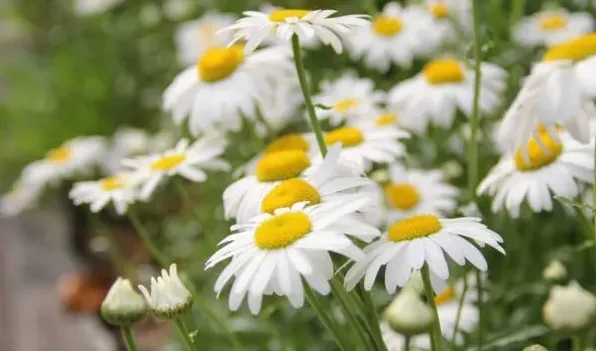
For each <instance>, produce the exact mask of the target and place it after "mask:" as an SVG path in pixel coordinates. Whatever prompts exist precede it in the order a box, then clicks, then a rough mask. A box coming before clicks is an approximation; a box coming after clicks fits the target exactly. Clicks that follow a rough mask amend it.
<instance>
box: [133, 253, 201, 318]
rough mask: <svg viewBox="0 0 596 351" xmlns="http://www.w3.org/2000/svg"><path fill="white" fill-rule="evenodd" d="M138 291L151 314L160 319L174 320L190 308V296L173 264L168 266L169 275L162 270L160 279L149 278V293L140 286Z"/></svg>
mask: <svg viewBox="0 0 596 351" xmlns="http://www.w3.org/2000/svg"><path fill="white" fill-rule="evenodd" d="M139 289H140V290H141V292H142V293H143V296H145V300H147V303H148V304H149V308H150V309H151V312H153V314H155V315H156V316H158V317H161V318H167V319H173V318H176V317H178V316H180V315H181V314H183V313H185V312H186V311H188V310H189V309H190V307H191V306H192V302H193V300H192V294H191V293H190V292H189V291H188V289H187V288H186V287H185V286H184V284H183V283H182V281H181V280H180V278H179V277H178V271H177V268H176V264H174V263H173V264H172V265H171V266H170V272H169V273H168V272H167V271H166V270H165V269H162V270H161V276H160V277H157V278H155V277H152V278H151V292H149V290H147V288H145V287H144V286H142V285H139Z"/></svg>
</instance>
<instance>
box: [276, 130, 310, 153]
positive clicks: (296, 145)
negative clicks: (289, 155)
mask: <svg viewBox="0 0 596 351" xmlns="http://www.w3.org/2000/svg"><path fill="white" fill-rule="evenodd" d="M308 148H309V145H308V141H306V139H305V138H304V137H303V136H302V135H300V134H287V135H284V136H281V137H279V138H277V139H275V140H273V141H272V142H270V143H269V145H267V147H266V148H265V153H266V154H270V153H273V152H278V151H287V150H302V151H305V152H306V151H308Z"/></svg>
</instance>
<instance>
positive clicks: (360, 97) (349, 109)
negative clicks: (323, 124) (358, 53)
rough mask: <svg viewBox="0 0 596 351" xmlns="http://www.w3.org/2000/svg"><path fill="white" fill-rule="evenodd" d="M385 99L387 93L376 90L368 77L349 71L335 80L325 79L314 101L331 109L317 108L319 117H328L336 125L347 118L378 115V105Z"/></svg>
mask: <svg viewBox="0 0 596 351" xmlns="http://www.w3.org/2000/svg"><path fill="white" fill-rule="evenodd" d="M384 100H385V93H384V92H382V91H378V90H375V84H374V82H373V81H372V80H370V79H368V78H358V77H356V76H355V75H353V74H351V73H348V74H344V75H343V76H341V77H340V78H338V79H337V80H335V81H323V82H322V83H321V92H320V93H318V94H317V95H315V96H313V101H314V102H315V103H317V104H322V105H325V106H327V107H329V109H323V108H317V116H318V117H319V119H328V120H329V122H330V123H331V124H332V125H334V126H336V125H338V124H340V123H341V122H343V121H345V120H350V119H355V118H362V117H368V116H370V115H373V114H374V115H376V114H377V113H378V112H377V111H378V107H377V105H378V104H380V103H382V102H383V101H384Z"/></svg>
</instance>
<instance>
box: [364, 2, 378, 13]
mask: <svg viewBox="0 0 596 351" xmlns="http://www.w3.org/2000/svg"><path fill="white" fill-rule="evenodd" d="M364 8H365V9H366V10H367V11H368V14H369V15H371V16H375V15H376V14H377V12H378V9H377V2H376V0H364Z"/></svg>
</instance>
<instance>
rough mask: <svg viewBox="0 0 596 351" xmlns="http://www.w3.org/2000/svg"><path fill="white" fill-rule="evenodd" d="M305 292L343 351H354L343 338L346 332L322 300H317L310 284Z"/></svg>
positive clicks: (306, 285)
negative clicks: (339, 326) (340, 328)
mask: <svg viewBox="0 0 596 351" xmlns="http://www.w3.org/2000/svg"><path fill="white" fill-rule="evenodd" d="M304 293H305V295H306V299H307V300H308V302H309V303H310V305H311V306H312V307H313V308H314V310H315V311H316V312H317V315H318V316H319V319H320V320H321V321H322V322H323V324H324V325H325V327H326V328H327V329H328V330H329V331H330V332H331V334H332V335H333V338H334V339H335V343H336V344H337V346H338V347H339V348H340V350H341V351H352V348H350V347H348V344H346V342H345V341H344V339H343V336H344V333H342V332H341V330H339V328H338V327H337V325H336V324H335V322H334V321H333V318H332V317H331V316H330V315H329V313H328V311H327V310H325V309H324V308H323V306H321V304H320V302H319V301H318V300H317V297H316V296H315V294H314V293H313V292H312V290H311V289H310V286H308V284H305V285H304Z"/></svg>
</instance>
